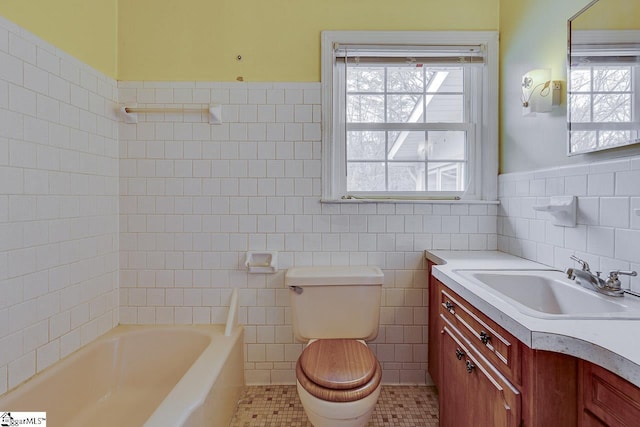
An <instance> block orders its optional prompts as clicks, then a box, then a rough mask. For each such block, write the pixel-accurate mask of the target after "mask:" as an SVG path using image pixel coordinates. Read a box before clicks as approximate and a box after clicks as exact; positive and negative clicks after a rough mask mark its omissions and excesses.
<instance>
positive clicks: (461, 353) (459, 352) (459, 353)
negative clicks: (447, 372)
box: [456, 348, 464, 360]
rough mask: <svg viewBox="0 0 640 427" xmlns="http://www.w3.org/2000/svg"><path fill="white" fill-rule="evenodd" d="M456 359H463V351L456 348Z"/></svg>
mask: <svg viewBox="0 0 640 427" xmlns="http://www.w3.org/2000/svg"><path fill="white" fill-rule="evenodd" d="M456 357H457V358H458V360H462V358H463V357H464V351H462V350H460V349H459V348H456Z"/></svg>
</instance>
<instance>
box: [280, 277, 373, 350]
mask: <svg viewBox="0 0 640 427" xmlns="http://www.w3.org/2000/svg"><path fill="white" fill-rule="evenodd" d="M383 279H384V275H383V274H382V270H380V268H378V267H371V266H339V267H330V266H327V267H293V268H290V269H289V270H288V271H287V274H286V276H285V285H286V286H288V287H289V289H290V290H289V295H290V300H291V317H292V325H293V335H294V337H295V338H296V340H298V341H301V342H308V341H309V340H310V339H313V338H316V339H320V338H325V339H326V338H350V339H362V340H365V341H367V340H372V339H374V338H375V337H376V336H377V335H378V323H379V320H380V296H381V293H382V282H383Z"/></svg>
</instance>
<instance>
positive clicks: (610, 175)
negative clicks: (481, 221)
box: [498, 157, 640, 291]
mask: <svg viewBox="0 0 640 427" xmlns="http://www.w3.org/2000/svg"><path fill="white" fill-rule="evenodd" d="M639 183H640V157H627V158H624V159H620V160H614V161H604V162H597V163H591V164H589V165H582V166H570V167H562V168H554V169H545V170H539V171H534V172H527V173H514V174H505V175H500V177H499V197H500V202H501V206H500V208H499V210H498V248H499V249H500V250H502V251H505V252H509V253H512V254H515V255H518V256H523V257H525V258H528V259H532V260H535V261H539V262H542V263H543V264H547V265H550V266H553V267H556V268H558V269H561V270H566V269H567V268H568V267H570V266H574V263H573V261H571V260H570V259H569V256H571V255H572V254H575V255H577V256H578V257H580V258H582V259H585V260H587V261H588V262H589V264H590V266H591V268H592V270H594V271H603V272H605V274H606V273H607V272H608V271H610V270H614V269H620V270H629V269H631V270H637V271H640V232H639V231H638V229H639V228H640V216H638V215H636V213H635V210H636V209H638V208H640V198H639V197H637V196H639V195H640V186H639V185H638V184H639ZM562 194H566V195H574V196H577V197H578V221H577V222H578V224H577V226H576V227H575V228H572V227H557V226H554V225H552V224H551V217H550V216H549V214H547V213H544V212H536V211H534V210H533V209H532V206H533V205H535V204H544V203H547V202H548V201H549V197H550V196H552V195H562ZM622 280H623V281H624V285H625V286H626V287H630V288H632V289H633V290H635V291H640V278H638V277H635V278H631V279H630V278H628V277H624V278H622Z"/></svg>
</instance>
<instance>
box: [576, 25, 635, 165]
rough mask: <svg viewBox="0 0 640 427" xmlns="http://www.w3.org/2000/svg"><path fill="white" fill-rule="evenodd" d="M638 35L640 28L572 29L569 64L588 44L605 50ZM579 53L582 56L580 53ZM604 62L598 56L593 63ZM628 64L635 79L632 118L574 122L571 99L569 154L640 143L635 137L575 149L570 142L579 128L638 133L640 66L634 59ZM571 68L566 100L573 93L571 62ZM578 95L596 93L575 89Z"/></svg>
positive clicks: (632, 93) (595, 64) (632, 94)
mask: <svg viewBox="0 0 640 427" xmlns="http://www.w3.org/2000/svg"><path fill="white" fill-rule="evenodd" d="M639 38H640V31H639V30H573V31H572V32H571V41H570V44H571V49H572V52H570V55H569V58H568V61H569V64H571V63H572V61H573V59H572V58H571V56H573V55H575V54H576V53H577V52H578V53H579V52H581V49H583V52H582V53H584V49H585V45H589V44H594V45H596V46H598V45H600V49H603V48H604V47H606V46H607V45H611V44H620V45H624V44H625V43H629V42H630V41H631V42H634V41H636V40H638V39H639ZM574 51H575V52H574ZM602 52H606V49H604V50H602V51H601V52H600V54H602ZM593 53H595V54H596V56H597V54H598V50H597V48H596V49H593ZM577 56H580V55H577ZM605 56H606V55H605ZM601 65H603V64H598V63H597V58H596V61H595V62H594V64H593V67H598V66H601ZM627 66H629V67H631V79H632V83H631V85H632V90H631V91H630V93H631V99H632V118H631V120H630V121H628V122H615V123H611V122H607V123H600V122H572V121H571V103H570V102H568V106H569V108H568V111H567V120H568V122H569V123H568V125H569V128H568V133H569V135H568V138H567V140H568V141H567V156H575V155H578V154H585V153H590V152H596V151H602V150H608V149H611V148H619V147H624V146H626V145H630V144H637V143H640V138H637V137H634V138H633V139H630V140H629V141H627V142H625V143H622V144H619V145H605V146H600V145H596V147H595V148H591V149H587V150H572V145H571V132H574V131H580V130H587V131H590V130H593V131H600V130H603V128H605V129H604V130H623V131H625V130H628V131H631V132H632V135H633V132H637V120H638V119H637V118H638V117H639V116H640V96H637V95H635V94H637V93H638V88H640V67H638V66H636V63H633V62H630V63H629V64H627ZM593 67H591V69H593ZM568 68H569V69H568V70H567V80H568V86H567V100H570V98H571V95H572V88H571V75H570V73H571V68H572V67H571V65H570V66H569V67H568ZM576 94H585V95H590V96H593V94H594V92H576Z"/></svg>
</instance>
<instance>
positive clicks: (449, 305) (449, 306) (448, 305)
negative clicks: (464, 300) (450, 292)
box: [444, 301, 453, 313]
mask: <svg viewBox="0 0 640 427" xmlns="http://www.w3.org/2000/svg"><path fill="white" fill-rule="evenodd" d="M444 308H446V309H447V311H448V312H449V313H453V303H452V302H451V301H445V302H444Z"/></svg>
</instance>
